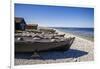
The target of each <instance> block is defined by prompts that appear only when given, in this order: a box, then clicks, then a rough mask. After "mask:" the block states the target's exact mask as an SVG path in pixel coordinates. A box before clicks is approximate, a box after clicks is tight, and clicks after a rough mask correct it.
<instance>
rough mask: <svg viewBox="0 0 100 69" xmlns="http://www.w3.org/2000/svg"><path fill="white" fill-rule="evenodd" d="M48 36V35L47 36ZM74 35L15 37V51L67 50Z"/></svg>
mask: <svg viewBox="0 0 100 69" xmlns="http://www.w3.org/2000/svg"><path fill="white" fill-rule="evenodd" d="M49 37H50V36H49ZM74 39H75V37H69V38H64V37H57V38H54V36H53V38H45V37H41V36H34V37H32V36H20V37H19V36H18V37H15V52H39V51H47V50H68V49H69V48H70V46H71V44H72V43H73V41H74Z"/></svg>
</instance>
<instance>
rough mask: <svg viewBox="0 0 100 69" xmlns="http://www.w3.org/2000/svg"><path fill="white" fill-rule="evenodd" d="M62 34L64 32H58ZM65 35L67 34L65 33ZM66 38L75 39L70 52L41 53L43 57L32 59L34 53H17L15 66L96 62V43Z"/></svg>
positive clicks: (78, 38)
mask: <svg viewBox="0 0 100 69" xmlns="http://www.w3.org/2000/svg"><path fill="white" fill-rule="evenodd" d="M57 32H59V33H61V34H63V32H60V31H57ZM64 34H65V33H64ZM65 37H75V40H74V42H73V44H72V46H71V48H70V50H68V51H63V52H62V51H58V52H57V51H52V52H49V51H48V52H42V53H39V55H40V56H41V57H39V58H35V59H34V58H32V57H31V56H32V53H17V54H16V58H15V62H14V63H15V65H30V64H48V63H61V62H81V61H93V60H94V42H92V41H89V40H86V39H83V38H80V37H76V36H75V35H71V34H68V33H66V35H65Z"/></svg>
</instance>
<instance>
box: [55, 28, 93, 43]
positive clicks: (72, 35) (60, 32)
mask: <svg viewBox="0 0 100 69" xmlns="http://www.w3.org/2000/svg"><path fill="white" fill-rule="evenodd" d="M55 30H56V32H58V33H59V34H65V37H76V38H78V39H83V40H86V41H89V42H94V41H91V40H88V39H85V38H82V37H81V36H78V35H74V34H71V33H66V32H62V31H59V30H57V29H55Z"/></svg>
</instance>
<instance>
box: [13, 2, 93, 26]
mask: <svg viewBox="0 0 100 69" xmlns="http://www.w3.org/2000/svg"><path fill="white" fill-rule="evenodd" d="M14 7H15V9H14V10H15V17H23V18H24V19H25V21H26V23H27V24H38V25H39V26H45V27H83V28H84V27H85V28H93V27H94V9H93V8H82V7H68V6H49V5H34V4H15V6H14Z"/></svg>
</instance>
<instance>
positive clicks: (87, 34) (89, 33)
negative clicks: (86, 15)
mask: <svg viewBox="0 0 100 69" xmlns="http://www.w3.org/2000/svg"><path fill="white" fill-rule="evenodd" d="M53 28H55V29H57V30H59V31H62V32H65V33H70V34H73V35H76V36H78V37H82V38H85V39H87V40H91V41H94V28H65V27H53Z"/></svg>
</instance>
